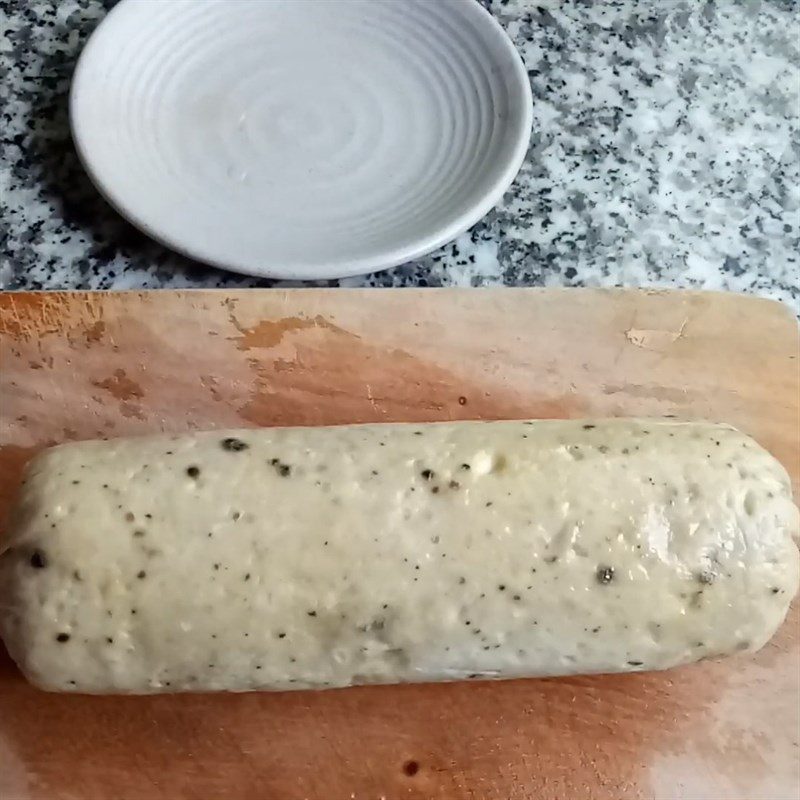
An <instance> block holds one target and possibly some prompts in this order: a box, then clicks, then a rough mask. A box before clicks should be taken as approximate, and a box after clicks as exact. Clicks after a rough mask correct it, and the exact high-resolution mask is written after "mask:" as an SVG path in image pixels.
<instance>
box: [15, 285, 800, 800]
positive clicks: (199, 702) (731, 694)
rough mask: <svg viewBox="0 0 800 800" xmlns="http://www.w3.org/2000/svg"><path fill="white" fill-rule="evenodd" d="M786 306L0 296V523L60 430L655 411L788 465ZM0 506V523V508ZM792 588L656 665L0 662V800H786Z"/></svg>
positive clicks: (798, 464)
mask: <svg viewBox="0 0 800 800" xmlns="http://www.w3.org/2000/svg"><path fill="white" fill-rule="evenodd" d="M799 398H800V390H799V389H798V331H797V326H796V323H795V321H794V318H793V316H792V315H791V314H790V313H789V311H788V309H786V308H784V307H781V306H779V305H778V304H775V303H771V302H768V301H765V300H759V299H755V298H744V297H740V296H733V295H723V294H710V293H688V292H680V293H670V292H636V291H601V290H525V289H520V290H517V289H502V290H397V291H395V290H366V291H360V290H354V291H350V290H317V289H306V290H290V291H277V290H265V291H258V290H248V291H243V292H232V293H231V292H224V293H223V292H217V291H197V292H152V293H117V294H100V293H98V294H83V293H79V294H67V293H55V294H53V293H40V294H30V293H18V294H5V295H0V415H1V416H0V519H1V518H3V517H4V516H5V513H6V512H7V509H8V506H9V503H10V501H11V499H12V497H13V495H14V492H15V491H16V487H17V484H18V480H19V473H20V470H21V468H22V466H23V464H24V463H25V462H26V461H27V459H28V458H29V457H30V456H31V454H32V453H34V452H35V451H36V450H37V449H39V448H41V447H43V446H46V445H50V444H54V443H56V442H63V441H67V440H79V439H87V438H97V437H111V436H123V435H130V434H139V433H151V432H155V431H187V430H194V429H201V428H213V427H222V426H257V425H273V424H286V425H294V424H327V423H347V422H368V421H401V420H409V421H410V420H414V421H427V420H431V421H432V420H444V419H461V418H465V419H467V418H482V419H489V418H515V417H587V416H598V417H603V416H622V415H649V416H655V417H659V416H664V415H667V414H675V415H678V416H679V417H685V418H705V419H712V420H724V421H728V422H731V423H733V424H734V425H736V426H738V427H740V428H741V429H743V430H745V431H747V432H748V433H750V434H752V435H753V436H754V437H755V438H756V439H758V440H759V441H760V442H761V443H762V444H763V445H764V446H766V447H767V448H768V449H770V450H771V451H772V452H773V453H774V454H775V455H776V456H777V457H778V458H779V459H780V460H781V461H782V462H783V463H784V464H785V465H786V467H787V468H788V469H789V471H790V473H791V475H792V479H793V481H794V485H795V490H796V489H797V485H798V479H800V427H799V426H800V417H799V416H798V402H799ZM1 525H2V522H0V526H1ZM799 622H800V620H799V619H798V605H797V603H795V605H794V607H793V610H792V612H791V614H790V617H789V619H788V620H787V622H786V623H785V624H784V626H783V628H782V629H781V631H780V632H779V634H778V635H777V636H776V638H775V639H774V640H773V641H772V642H771V643H770V644H769V645H768V646H767V647H766V648H765V649H764V650H762V651H761V652H760V653H758V654H756V655H755V656H736V657H732V658H730V659H727V660H722V661H718V662H714V661H708V662H704V663H701V664H698V665H694V666H690V667H684V668H681V669H677V670H673V671H670V672H667V673H645V674H636V675H628V676H595V677H587V678H568V679H550V680H528V681H510V682H498V683H491V682H487V683H468V684H459V683H455V684H447V685H444V684H442V685H416V686H399V687H365V688H357V689H346V690H335V691H329V692H297V693H284V694H246V695H183V696H160V697H144V698H130V697H82V696H60V695H50V694H45V693H42V692H39V691H37V690H35V689H33V688H31V687H29V686H27V685H26V684H25V682H24V681H23V680H22V678H21V676H20V675H19V673H18V672H17V671H16V669H15V668H14V666H13V664H12V663H11V661H10V660H9V659H8V658H7V656H5V655H4V654H3V655H0V798H3V800H95V799H97V800H184V799H186V800H190V799H191V800H193V799H194V798H196V799H197V800H216V799H217V798H220V799H221V800H229V799H231V800H232V799H234V798H235V800H250V799H251V798H252V799H253V800H261V798H263V799H264V800H303V799H304V798H307V799H308V800H381V799H382V800H400V799H405V798H409V799H410V800H627V799H628V798H658V800H673V798H675V799H677V798H687V799H688V798H693V799H696V800H738V799H741V800H796V799H797V798H798V797H800V749H799V744H798V742H799V740H800V647H799V645H798V641H799V639H800V637H798V624H799Z"/></svg>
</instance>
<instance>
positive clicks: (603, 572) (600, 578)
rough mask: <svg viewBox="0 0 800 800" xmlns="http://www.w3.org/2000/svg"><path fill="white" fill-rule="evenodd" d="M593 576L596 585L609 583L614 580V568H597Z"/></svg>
mask: <svg viewBox="0 0 800 800" xmlns="http://www.w3.org/2000/svg"><path fill="white" fill-rule="evenodd" d="M595 576H596V577H597V582H598V583H602V584H607V583H611V581H613V580H614V567H602V566H601V567H598V568H597V572H596V573H595Z"/></svg>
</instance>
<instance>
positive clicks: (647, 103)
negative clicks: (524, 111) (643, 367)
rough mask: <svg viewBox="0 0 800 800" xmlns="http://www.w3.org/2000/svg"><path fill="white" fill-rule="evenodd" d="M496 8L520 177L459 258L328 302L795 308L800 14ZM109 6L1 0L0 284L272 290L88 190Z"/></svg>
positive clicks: (563, 0)
mask: <svg viewBox="0 0 800 800" xmlns="http://www.w3.org/2000/svg"><path fill="white" fill-rule="evenodd" d="M267 1H268V0H253V2H267ZM483 2H484V5H486V6H487V7H488V8H489V9H490V11H491V12H492V13H493V14H494V15H495V16H496V17H497V18H498V19H499V20H500V22H501V23H502V24H503V26H504V27H505V28H506V30H507V31H508V32H509V34H510V35H511V37H512V38H513V40H514V42H515V43H516V45H517V47H518V48H519V50H520V52H521V53H522V56H523V58H524V60H525V64H526V65H527V68H528V73H529V76H530V80H531V86H532V88H533V94H534V131H533V135H532V139H531V146H530V150H529V152H528V156H527V160H526V162H525V165H524V166H523V168H522V171H521V173H520V175H519V177H518V178H517V180H516V182H515V183H514V185H513V186H512V187H511V189H510V190H509V191H508V192H507V193H506V196H505V198H504V200H503V202H502V203H501V205H500V206H498V207H497V208H496V209H495V210H493V211H492V212H490V213H489V215H488V216H487V217H486V218H485V219H484V220H483V221H482V222H481V223H479V224H478V225H476V226H475V227H474V228H473V229H472V230H471V231H469V232H468V233H466V234H464V235H463V236H461V237H459V238H458V240H457V241H456V242H455V243H453V244H451V245H448V246H446V247H444V248H442V249H441V250H439V251H437V252H436V253H434V254H432V255H430V256H428V257H426V258H422V259H420V260H419V261H418V262H415V263H413V264H408V265H406V266H403V267H399V268H397V269H394V270H391V271H388V272H384V273H380V274H376V275H372V276H367V277H364V278H356V279H348V280H343V281H338V282H334V283H333V285H347V286H363V285H375V286H419V285H422V286H439V285H457V286H462V285H468V286H469V285H473V286H479V285H490V284H507V285H526V286H527V285H534V286H562V285H590V286H598V285H600V286H615V285H625V286H645V285H648V286H683V287H705V288H709V289H732V290H736V291H748V292H754V293H758V294H761V295H765V296H769V297H775V298H779V299H782V300H784V301H785V302H787V303H789V304H791V305H792V306H793V307H795V308H796V307H797V304H798V302H799V301H800V289H799V288H798V284H800V267H799V266H798V253H800V167H799V166H798V165H799V164H800V123H799V122H798V116H799V115H800V23H799V22H798V5H797V4H796V3H795V2H792V1H791V0H788V1H787V0H784V1H781V0H761V2H759V1H758V0H745V1H743V2H734V0H718V2H716V3H715V2H702V1H701V0H617V1H616V2H611V1H609V2H603V1H602V0H597V2H577V1H576V0H539V1H538V2H534V1H533V0H483ZM112 5H113V2H111V1H110V0H59V2H57V3H56V2H55V1H54V0H10V2H9V0H0V30H2V35H1V36H0V119H1V120H2V122H1V123H0V124H1V125H2V130H0V134H1V135H0V286H2V287H3V288H9V289H23V288H47V289H58V288H111V289H127V288H141V287H146V288H152V287H184V286H265V285H271V284H270V282H268V281H263V280H261V281H260V280H256V279H252V278H243V277H239V276H236V275H233V274H230V273H225V272H222V271H219V270H215V269H211V268H207V267H203V266H200V265H198V264H195V263H193V262H191V261H189V260H188V259H186V258H183V257H181V256H178V255H175V254H173V253H171V252H169V251H168V250H166V249H165V248H163V247H161V246H160V245H158V244H156V243H154V242H151V241H150V240H148V239H147V238H146V237H145V236H144V235H142V234H141V233H139V232H138V231H136V230H135V229H134V228H133V227H132V226H130V225H129V224H128V223H126V222H125V221H123V220H122V219H121V218H120V217H119V216H118V215H117V214H116V213H115V212H114V211H112V210H111V209H110V208H109V207H108V206H107V205H106V204H105V203H104V201H103V200H101V199H100V197H99V196H98V194H97V192H96V191H95V190H94V188H93V187H92V185H91V183H90V182H89V180H88V178H87V177H86V175H85V174H84V172H83V170H82V168H81V166H80V164H79V162H78V160H77V157H76V155H75V152H74V150H73V148H72V146H71V142H70V136H69V128H68V120H67V106H66V102H67V92H68V89H69V82H70V76H71V74H72V70H73V67H74V64H75V60H76V58H77V56H78V54H79V52H80V50H81V47H82V46H83V44H84V42H85V41H86V39H87V37H88V36H89V34H90V33H91V32H92V30H93V29H94V28H95V27H96V26H97V24H98V23H99V22H100V20H101V19H102V18H103V16H104V14H105V13H106V11H107V10H108V8H110V7H111V6H112Z"/></svg>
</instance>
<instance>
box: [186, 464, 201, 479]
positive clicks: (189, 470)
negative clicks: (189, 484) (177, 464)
mask: <svg viewBox="0 0 800 800" xmlns="http://www.w3.org/2000/svg"><path fill="white" fill-rule="evenodd" d="M186 474H187V475H188V476H189V477H190V478H196V477H197V476H198V475H199V474H200V467H195V466H191V467H186Z"/></svg>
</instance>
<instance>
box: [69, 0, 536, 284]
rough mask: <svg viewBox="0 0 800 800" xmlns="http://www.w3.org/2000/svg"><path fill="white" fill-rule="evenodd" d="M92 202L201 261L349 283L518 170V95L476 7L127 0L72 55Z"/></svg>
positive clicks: (473, 206)
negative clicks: (96, 195) (95, 197)
mask: <svg viewBox="0 0 800 800" xmlns="http://www.w3.org/2000/svg"><path fill="white" fill-rule="evenodd" d="M70 112H71V119H72V130H73V135H74V138H75V143H76V146H77V148H78V152H79V154H80V156H81V158H82V160H83V162H84V164H85V166H86V168H87V170H88V172H89V174H90V175H91V177H92V180H93V181H94V182H95V184H96V185H97V187H98V188H99V189H100V191H101V192H102V193H103V194H104V195H105V196H106V197H107V198H108V200H109V201H110V202H111V203H112V204H113V205H114V206H116V208H117V209H118V210H119V211H120V212H121V213H122V214H124V215H125V216H126V217H128V218H129V219H130V220H131V221H132V222H133V223H134V224H136V225H137V226H138V227H140V228H141V229H142V230H144V231H145V232H146V233H148V234H149V235H151V236H152V237H154V238H156V239H159V240H160V241H162V242H164V243H165V244H167V245H168V246H170V247H172V248H174V249H175V250H179V251H181V252H183V253H186V254H187V255H189V256H192V257H193V258H196V259H199V260H200V261H204V262H207V263H209V264H214V265H216V266H220V267H225V268H228V269H232V270H236V271H238V272H244V273H249V274H252V275H263V276H268V277H280V278H296V279H312V278H335V277H344V276H347V275H357V274H361V273H364V272H369V271H372V270H376V269H383V268H387V267H392V266H395V265H397V264H401V263H403V262H405V261H409V260H411V259H413V258H416V257H418V256H421V255H423V254H424V253H427V252H430V251H431V250H434V249H435V248H437V247H439V246H441V245H442V244H444V243H446V242H448V241H449V240H451V239H453V238H454V237H455V236H457V235H458V234H459V233H462V232H463V231H464V230H466V229H467V228H468V227H469V226H470V225H473V224H474V223H475V222H477V221H478V220H479V219H480V218H481V217H482V216H483V215H484V214H486V212H487V211H488V210H489V209H490V208H492V206H494V205H495V204H496V203H497V202H498V201H499V200H500V198H501V196H502V194H503V192H504V191H505V189H506V188H507V187H508V186H509V184H510V183H511V181H512V180H513V179H514V176H515V175H516V173H517V171H518V170H519V167H520V165H521V163H522V160H523V158H524V156H525V151H526V149H527V146H528V139H529V135H530V129H531V119H532V104H531V94H530V86H529V84H528V78H527V74H526V71H525V68H524V66H523V64H522V61H521V60H520V57H519V55H518V53H517V52H516V50H515V49H514V47H513V45H512V44H511V41H510V40H509V39H508V37H507V36H506V35H505V33H504V32H503V30H502V29H501V27H500V26H499V25H498V24H497V22H496V21H495V20H494V19H493V18H492V17H491V16H490V15H489V14H488V13H487V12H486V11H485V10H484V9H483V8H482V7H481V6H480V5H479V4H478V3H477V2H475V0H159V2H152V0H123V2H121V3H120V4H119V5H117V6H116V7H115V8H114V9H113V10H112V11H111V13H110V14H109V15H108V17H107V18H106V19H105V20H104V21H103V23H102V24H101V25H100V27H99V28H98V29H97V31H96V32H95V33H94V35H93V36H92V37H91V39H90V40H89V43H88V44H87V46H86V48H85V49H84V51H83V54H82V55H81V58H80V61H79V63H78V66H77V69H76V71H75V77H74V80H73V85H72V96H71V108H70Z"/></svg>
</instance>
